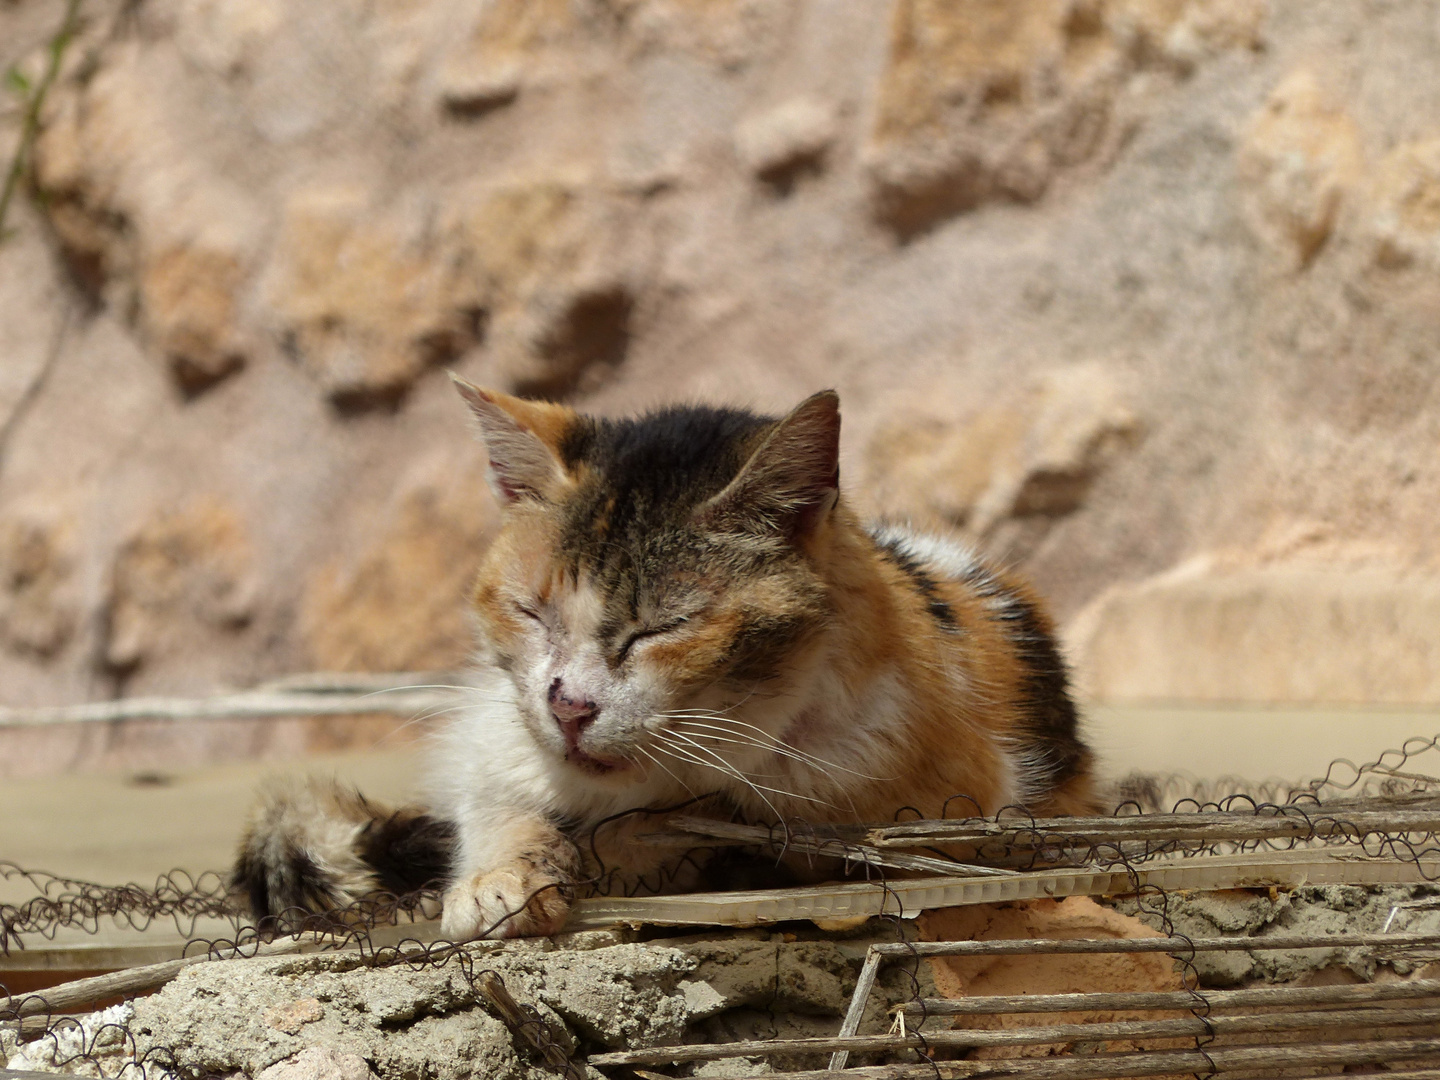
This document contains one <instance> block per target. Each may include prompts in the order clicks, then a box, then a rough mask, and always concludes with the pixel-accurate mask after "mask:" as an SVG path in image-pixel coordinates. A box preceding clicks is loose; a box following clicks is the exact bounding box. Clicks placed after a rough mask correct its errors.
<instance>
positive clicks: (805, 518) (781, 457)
mask: <svg viewBox="0 0 1440 1080" xmlns="http://www.w3.org/2000/svg"><path fill="white" fill-rule="evenodd" d="M839 496H840V395H839V394H837V393H835V391H834V390H822V391H820V393H818V394H814V395H812V396H810V397H808V398H806V399H805V400H804V401H802V402H801V403H800V404H799V405H797V406H796V407H795V408H794V409H793V410H792V411H791V412H790V415H789V416H787V417H785V419H783V420H781V421H780V422H779V423H778V424H776V425H775V427H774V428H772V429H771V431H770V434H769V435H767V436H766V437H765V440H764V442H762V443H761V444H760V446H759V447H758V448H757V449H756V450H755V452H754V453H753V454H751V455H750V460H749V461H747V462H746V463H745V464H744V466H743V467H742V468H741V469H740V472H739V474H738V475H737V476H736V477H735V479H734V480H732V481H730V483H729V484H728V485H726V487H725V490H724V491H722V492H720V494H718V495H716V496H715V497H714V498H712V499H710V500H708V501H707V502H705V503H704V504H703V505H702V506H701V507H700V509H699V510H698V511H697V516H698V518H699V520H701V521H702V522H705V523H707V524H711V525H719V524H722V523H723V524H724V525H725V526H728V527H734V526H740V527H748V528H755V527H757V526H758V527H759V528H761V529H764V530H766V531H770V530H778V531H780V532H782V533H784V534H785V535H786V536H787V537H789V538H790V539H792V540H798V539H801V538H803V537H805V536H807V535H809V534H810V533H812V532H813V531H814V530H815V528H816V527H817V526H818V525H819V524H820V523H821V522H822V521H824V520H825V518H826V516H827V515H828V514H829V513H830V511H831V509H833V508H834V506H835V501H836V500H837V499H838V498H839Z"/></svg>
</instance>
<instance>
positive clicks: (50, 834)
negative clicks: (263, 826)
mask: <svg viewBox="0 0 1440 1080" xmlns="http://www.w3.org/2000/svg"><path fill="white" fill-rule="evenodd" d="M417 764H418V755H417V754H416V752H415V751H414V750H412V749H410V748H408V747H407V748H401V749H398V750H383V751H375V750H371V751H366V752H364V753H357V754H336V755H326V756H318V757H312V758H307V759H304V760H299V761H296V762H293V763H291V764H288V765H286V764H277V763H275V762H240V763H236V764H232V765H215V766H209V767H205V768H195V769H184V770H177V771H175V772H173V773H171V772H163V773H162V772H145V773H138V774H135V773H90V774H84V775H75V776H51V777H44V778H39V779H34V780H12V781H8V782H7V783H6V784H5V785H4V786H3V787H0V862H10V863H15V864H18V865H19V866H22V867H24V868H26V869H34V870H46V871H49V872H51V873H54V874H61V875H64V876H67V877H73V878H78V879H80V880H85V881H98V882H102V883H105V884H118V883H121V882H132V881H133V882H136V883H140V884H144V885H147V886H148V885H150V884H151V883H153V882H154V880H155V879H156V877H157V876H159V875H160V874H163V873H166V872H168V871H170V870H172V869H174V868H176V867H183V868H185V869H187V870H190V871H192V872H198V871H203V870H217V869H220V868H222V867H225V866H227V865H229V863H230V860H231V857H232V852H233V849H234V846H235V842H236V840H237V839H238V835H239V831H240V823H241V821H242V819H243V817H244V815H245V812H246V809H247V808H248V807H249V805H250V803H251V801H252V800H253V798H254V791H255V786H256V784H257V783H258V782H259V781H260V780H261V779H262V778H263V777H266V776H271V775H276V774H279V773H284V772H309V773H316V774H321V775H325V774H330V775H334V776H337V777H339V778H341V779H342V780H346V781H350V782H352V783H354V784H356V785H357V786H358V787H359V788H360V789H361V790H363V791H364V792H366V794H368V795H370V796H372V797H373V798H376V799H394V800H400V799H403V798H404V797H405V795H406V793H407V792H408V791H410V789H411V788H412V786H413V783H414V778H415V773H416V766H417ZM32 892H33V890H32V889H31V888H30V887H29V885H28V884H27V883H26V882H24V881H23V880H18V881H17V880H13V879H12V880H10V881H0V903H14V902H16V901H17V900H24V899H27V898H28V897H29V896H30V895H31V893H32Z"/></svg>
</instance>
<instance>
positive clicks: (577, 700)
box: [549, 679, 600, 748]
mask: <svg viewBox="0 0 1440 1080" xmlns="http://www.w3.org/2000/svg"><path fill="white" fill-rule="evenodd" d="M549 700H550V712H551V714H552V715H553V716H554V717H555V722H556V723H557V724H559V725H560V731H561V733H562V734H563V735H564V736H565V742H566V743H568V744H569V745H570V746H571V747H572V748H574V747H577V746H578V745H579V743H580V733H581V732H583V731H584V730H585V728H586V727H587V726H588V725H589V724H590V722H591V721H593V720H594V719H595V717H596V715H597V714H598V713H599V712H600V706H598V705H596V704H595V702H593V701H591V700H590V699H589V698H587V697H585V695H583V694H580V695H575V694H572V693H571V692H570V691H568V690H567V689H566V688H565V685H564V683H562V682H561V681H560V680H559V679H556V680H555V681H554V682H553V683H551V684H550V694H549Z"/></svg>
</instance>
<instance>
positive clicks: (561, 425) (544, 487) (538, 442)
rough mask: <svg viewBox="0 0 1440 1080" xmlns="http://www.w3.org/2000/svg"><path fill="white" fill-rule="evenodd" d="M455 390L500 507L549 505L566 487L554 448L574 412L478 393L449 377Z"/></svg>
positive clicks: (457, 378) (566, 479)
mask: <svg viewBox="0 0 1440 1080" xmlns="http://www.w3.org/2000/svg"><path fill="white" fill-rule="evenodd" d="M450 378H452V379H453V380H454V381H455V389H457V390H459V391H460V396H461V397H462V398H464V399H465V403H466V404H467V405H469V406H470V412H471V413H473V414H474V416H475V420H476V422H477V423H478V424H479V427H480V437H481V439H483V440H484V442H485V449H486V450H487V451H489V454H490V467H489V469H487V470H486V479H487V480H489V481H490V487H491V489H493V490H494V492H495V496H496V498H498V499H499V500H500V502H501V504H502V505H503V506H511V505H513V504H515V503H517V502H520V501H521V500H522V499H529V500H532V501H535V502H554V501H555V500H556V499H557V498H559V497H560V496H561V495H563V493H564V492H565V490H566V489H567V488H569V487H570V486H571V480H570V477H569V475H568V474H567V473H566V472H565V467H564V465H563V464H561V456H560V444H561V441H562V440H563V439H564V438H565V435H566V434H567V433H568V432H569V431H570V428H571V426H572V425H574V424H575V423H576V421H578V420H579V414H577V413H576V412H575V410H574V409H568V408H566V407H565V406H564V405H552V404H550V403H549V402H544V401H526V400H524V399H523V398H517V397H511V396H510V395H509V394H502V393H500V392H499V391H498V390H483V389H481V388H480V387H478V386H476V385H475V384H474V383H470V382H467V381H466V380H464V379H462V378H460V376H459V375H456V374H455V373H454V372H451V373H450Z"/></svg>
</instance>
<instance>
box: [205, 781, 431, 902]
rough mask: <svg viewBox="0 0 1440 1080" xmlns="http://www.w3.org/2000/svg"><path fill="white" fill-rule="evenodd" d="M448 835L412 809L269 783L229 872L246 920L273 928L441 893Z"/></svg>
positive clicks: (299, 784)
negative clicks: (434, 890)
mask: <svg viewBox="0 0 1440 1080" xmlns="http://www.w3.org/2000/svg"><path fill="white" fill-rule="evenodd" d="M454 847H455V827H454V826H453V825H452V824H451V823H450V822H448V821H442V820H440V819H439V818H436V817H432V816H431V815H429V814H427V813H425V812H424V811H422V810H418V809H415V808H413V807H402V808H401V809H399V810H392V809H390V808H389V807H386V806H381V805H379V804H376V803H372V802H370V801H369V800H367V799H366V798H365V797H364V796H363V795H361V794H360V793H359V792H358V791H355V790H353V789H347V788H345V787H342V786H341V785H340V784H339V783H337V782H335V781H324V780H319V779H310V780H305V781H297V780H277V781H272V782H270V783H269V784H267V785H266V786H265V787H263V788H262V789H261V792H260V800H259V804H258V805H257V806H256V807H255V809H254V810H253V811H252V813H251V815H250V820H249V822H248V823H247V825H246V829H245V834H244V836H243V837H242V838H241V841H240V851H239V853H238V855H237V857H236V860H235V868H234V870H233V871H232V872H231V877H230V886H231V889H232V891H233V892H234V893H236V894H237V895H238V896H240V897H243V898H244V899H245V900H246V901H248V903H249V906H250V910H251V913H252V914H253V915H254V916H255V918H256V920H257V921H258V920H262V919H266V918H267V917H269V918H271V919H273V920H278V921H279V922H280V924H281V925H282V926H286V925H290V924H292V923H296V922H299V921H302V920H303V919H304V918H305V917H306V916H308V915H318V914H323V913H326V912H335V911H339V910H342V909H344V908H348V907H350V906H351V905H352V904H354V903H355V902H356V901H358V900H361V899H364V898H366V897H372V896H375V895H376V894H387V893H388V894H390V895H392V896H397V897H398V896H405V895H407V894H409V893H414V892H417V891H419V890H421V889H424V888H427V887H441V886H443V885H444V884H445V882H446V880H447V879H448V877H449V875H450V866H451V862H452V859H453V852H454Z"/></svg>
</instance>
